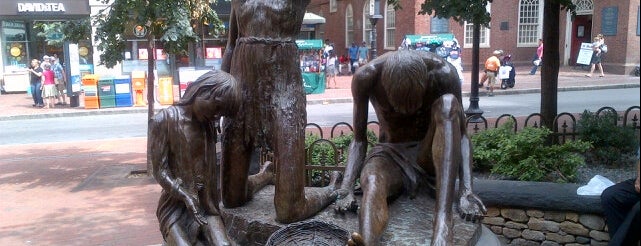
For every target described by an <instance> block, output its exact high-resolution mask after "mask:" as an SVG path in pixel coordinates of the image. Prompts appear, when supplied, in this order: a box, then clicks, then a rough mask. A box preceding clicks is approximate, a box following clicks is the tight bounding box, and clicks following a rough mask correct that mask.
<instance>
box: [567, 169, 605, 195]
mask: <svg viewBox="0 0 641 246" xmlns="http://www.w3.org/2000/svg"><path fill="white" fill-rule="evenodd" d="M613 185H614V182H612V181H610V180H609V179H608V178H606V177H603V176H601V175H598V174H597V175H594V177H592V178H591V179H590V182H588V184H587V185H584V186H581V187H579V188H578V189H576V194H577V195H579V196H600V195H601V193H602V192H603V191H604V190H605V188H608V187H610V186H613Z"/></svg>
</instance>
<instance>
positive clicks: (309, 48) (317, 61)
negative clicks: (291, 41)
mask: <svg viewBox="0 0 641 246" xmlns="http://www.w3.org/2000/svg"><path fill="white" fill-rule="evenodd" d="M296 45H298V50H299V56H300V69H301V72H302V75H303V86H304V87H305V93H306V94H320V93H323V92H325V72H324V66H323V63H322V58H321V57H322V52H323V41H322V40H320V39H306V40H296Z"/></svg>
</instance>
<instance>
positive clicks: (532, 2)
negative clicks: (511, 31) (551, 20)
mask: <svg viewBox="0 0 641 246" xmlns="http://www.w3.org/2000/svg"><path fill="white" fill-rule="evenodd" d="M518 28H519V30H518V32H517V43H516V45H517V47H536V46H537V45H538V41H539V38H541V33H542V31H543V4H541V1H539V0H520V1H519V27H518Z"/></svg>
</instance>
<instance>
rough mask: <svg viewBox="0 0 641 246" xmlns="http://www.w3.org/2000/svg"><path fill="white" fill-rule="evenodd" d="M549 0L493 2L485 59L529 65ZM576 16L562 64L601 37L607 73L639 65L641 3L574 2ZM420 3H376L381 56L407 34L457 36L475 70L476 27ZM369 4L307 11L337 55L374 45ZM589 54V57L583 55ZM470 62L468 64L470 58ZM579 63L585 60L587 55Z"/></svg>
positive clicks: (319, 4) (333, 3)
mask: <svg viewBox="0 0 641 246" xmlns="http://www.w3.org/2000/svg"><path fill="white" fill-rule="evenodd" d="M543 2H544V0H518V1H494V3H491V4H489V5H488V6H487V9H488V11H489V12H490V13H491V16H492V21H491V22H490V27H491V28H490V29H485V28H481V43H480V52H481V53H480V55H481V60H484V58H485V57H488V56H489V55H490V54H491V53H492V51H493V50H495V49H502V50H504V51H505V52H506V53H508V54H512V58H513V60H514V61H515V63H517V65H518V64H521V65H525V64H529V63H530V62H531V60H532V57H533V56H534V54H535V52H536V46H537V42H538V39H539V38H542V32H543ZM574 2H575V4H576V5H577V15H576V16H575V17H574V18H572V17H570V15H568V14H567V13H566V12H565V11H561V17H560V19H559V24H560V37H559V41H560V42H559V43H560V47H559V48H560V49H559V51H560V52H559V53H560V63H561V64H562V65H564V66H574V65H577V57H578V55H579V53H580V48H581V43H583V42H587V43H590V42H592V41H591V40H592V38H593V37H594V36H596V35H597V34H599V33H602V34H603V35H604V36H605V42H606V44H607V45H608V53H607V55H606V57H605V58H604V62H603V66H604V70H605V72H606V73H615V74H629V73H630V72H631V70H632V69H633V68H634V67H635V66H637V65H639V42H640V40H639V0H600V1H595V0H574ZM421 3H423V0H419V1H401V7H402V9H400V10H397V11H394V10H393V8H391V7H388V6H386V4H385V1H378V0H377V1H376V3H372V6H377V7H378V8H377V10H379V11H378V12H377V13H380V14H381V15H382V17H383V18H382V19H380V20H378V22H377V24H376V27H375V29H376V33H377V38H376V44H377V45H376V46H377V47H376V48H377V51H378V52H377V53H378V54H382V53H385V52H387V51H391V50H396V49H397V48H398V47H399V45H400V44H401V41H402V39H403V37H404V36H405V35H408V34H438V33H453V34H454V35H455V37H456V38H457V39H458V40H459V42H460V44H461V46H463V48H464V52H463V62H464V65H465V66H466V67H468V68H469V67H470V59H469V58H470V57H471V47H472V35H471V34H472V25H471V24H468V23H464V24H462V25H461V24H459V23H458V22H455V21H453V20H443V19H438V18H433V17H432V16H426V15H418V12H419V11H420V5H421ZM369 9H370V2H369V1H368V0H312V2H311V4H310V5H309V6H308V11H309V12H313V13H315V14H317V15H320V16H323V17H325V19H326V23H325V24H322V25H320V26H319V28H316V30H315V32H316V33H315V35H314V36H315V37H316V38H322V39H330V41H331V42H333V43H334V44H335V47H336V50H337V52H338V55H342V54H346V53H347V47H348V46H349V44H351V42H356V43H358V44H360V43H361V42H362V41H366V42H368V44H369V39H370V32H371V30H372V29H371V24H370V21H369V16H370V15H369ZM584 54H585V52H584ZM466 58H468V59H466ZM580 58H585V57H584V55H583V56H582V57H580Z"/></svg>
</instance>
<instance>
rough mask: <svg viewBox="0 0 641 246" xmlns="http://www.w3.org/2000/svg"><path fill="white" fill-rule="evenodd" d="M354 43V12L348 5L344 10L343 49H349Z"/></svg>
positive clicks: (350, 5)
mask: <svg viewBox="0 0 641 246" xmlns="http://www.w3.org/2000/svg"><path fill="white" fill-rule="evenodd" d="M352 42H354V11H353V9H352V4H348V5H347V8H346V9H345V47H346V48H347V47H349V46H350V45H352Z"/></svg>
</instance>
